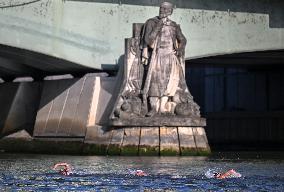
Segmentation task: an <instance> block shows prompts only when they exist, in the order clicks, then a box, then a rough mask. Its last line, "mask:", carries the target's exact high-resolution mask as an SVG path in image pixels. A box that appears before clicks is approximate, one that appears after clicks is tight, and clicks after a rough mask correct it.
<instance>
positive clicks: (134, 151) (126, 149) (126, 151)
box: [121, 145, 138, 156]
mask: <svg viewBox="0 0 284 192" xmlns="http://www.w3.org/2000/svg"><path fill="white" fill-rule="evenodd" d="M121 155H125V156H127V155H129V156H137V155H138V146H135V145H127V146H123V147H122V148H121Z"/></svg>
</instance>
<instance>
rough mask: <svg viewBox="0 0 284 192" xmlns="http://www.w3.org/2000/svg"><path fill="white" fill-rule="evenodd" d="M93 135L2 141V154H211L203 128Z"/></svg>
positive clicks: (137, 129)
mask: <svg viewBox="0 0 284 192" xmlns="http://www.w3.org/2000/svg"><path fill="white" fill-rule="evenodd" d="M92 134H95V135H88V136H86V137H85V138H83V137H82V138H32V137H31V138H28V139H25V138H13V137H9V138H2V139H1V140H0V151H1V152H17V153H18V152H22V153H45V154H70V155H122V156H139V155H140V156H179V155H181V156H197V155H198V156H207V155H209V154H210V152H211V151H210V147H209V145H208V141H207V137H206V134H205V131H204V128H203V127H135V128H134V127H132V128H121V129H114V130H112V131H109V132H107V133H101V134H102V135H101V136H103V137H104V139H102V137H101V136H100V132H99V131H95V132H92ZM86 138H88V139H86ZM92 138H93V139H92Z"/></svg>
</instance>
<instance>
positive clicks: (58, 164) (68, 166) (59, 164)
mask: <svg viewBox="0 0 284 192" xmlns="http://www.w3.org/2000/svg"><path fill="white" fill-rule="evenodd" d="M58 166H64V167H67V168H68V169H70V165H69V164H68V163H56V164H55V165H54V166H53V169H56V168H57V167H58Z"/></svg>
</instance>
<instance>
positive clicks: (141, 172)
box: [130, 169, 148, 177]
mask: <svg viewBox="0 0 284 192" xmlns="http://www.w3.org/2000/svg"><path fill="white" fill-rule="evenodd" d="M130 174H132V175H135V176H139V177H142V176H148V174H147V173H145V172H144V171H142V170H139V169H138V170H135V171H130Z"/></svg>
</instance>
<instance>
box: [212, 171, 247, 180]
mask: <svg viewBox="0 0 284 192" xmlns="http://www.w3.org/2000/svg"><path fill="white" fill-rule="evenodd" d="M213 176H214V178H216V179H226V178H237V177H241V176H242V175H241V174H240V173H238V172H236V171H235V170H234V169H231V170H229V171H227V172H225V173H219V172H215V173H213Z"/></svg>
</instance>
